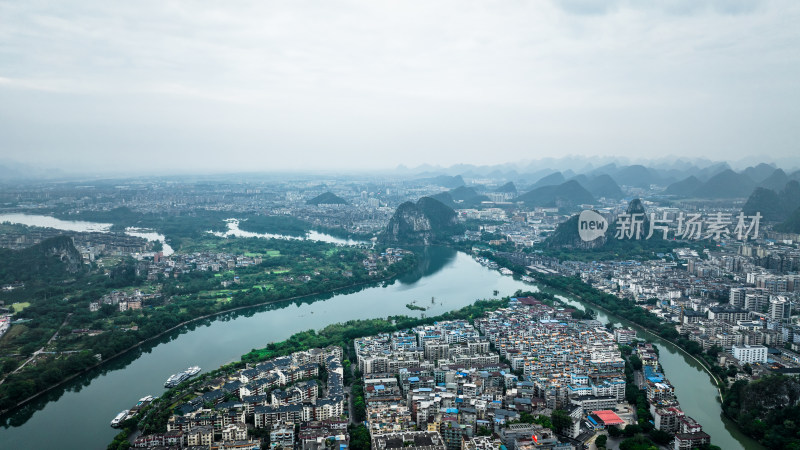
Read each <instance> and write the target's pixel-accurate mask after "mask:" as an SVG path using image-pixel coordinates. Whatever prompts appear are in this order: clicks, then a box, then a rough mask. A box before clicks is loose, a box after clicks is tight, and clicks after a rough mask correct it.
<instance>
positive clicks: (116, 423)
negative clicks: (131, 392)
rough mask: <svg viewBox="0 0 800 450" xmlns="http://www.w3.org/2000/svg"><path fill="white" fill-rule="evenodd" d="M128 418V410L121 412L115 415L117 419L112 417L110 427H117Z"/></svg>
mask: <svg viewBox="0 0 800 450" xmlns="http://www.w3.org/2000/svg"><path fill="white" fill-rule="evenodd" d="M126 417H128V410H127V409H126V410H123V411H122V412H121V413H119V414H117V417H114V420H112V421H111V426H112V427H118V426H119V424H120V422H122V421H123V420H125V418H126Z"/></svg>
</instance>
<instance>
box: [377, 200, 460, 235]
mask: <svg viewBox="0 0 800 450" xmlns="http://www.w3.org/2000/svg"><path fill="white" fill-rule="evenodd" d="M462 232H463V227H462V226H461V225H460V224H459V223H458V218H457V216H456V213H455V211H453V209H452V208H450V207H449V206H447V205H445V204H443V203H442V202H440V201H438V200H436V199H433V198H430V197H422V198H421V199H419V200H418V201H417V203H416V204H414V203H412V202H405V203H403V204H401V205H400V206H399V207H398V208H397V210H396V211H395V213H394V215H393V216H392V218H391V219H390V220H389V225H388V226H387V227H386V230H385V231H384V233H383V234H382V235H381V241H382V242H385V243H388V244H422V245H428V244H432V243H436V242H441V241H443V240H446V239H447V238H449V237H450V236H452V235H454V234H458V233H462Z"/></svg>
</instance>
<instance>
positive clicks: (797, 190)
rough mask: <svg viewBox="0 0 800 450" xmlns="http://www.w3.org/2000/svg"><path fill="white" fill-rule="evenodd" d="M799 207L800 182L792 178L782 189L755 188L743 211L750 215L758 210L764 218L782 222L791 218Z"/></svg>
mask: <svg viewBox="0 0 800 450" xmlns="http://www.w3.org/2000/svg"><path fill="white" fill-rule="evenodd" d="M797 208H800V182H797V181H796V180H791V181H789V182H787V183H786V184H785V185H784V186H783V189H781V190H780V191H775V190H772V189H767V188H763V187H757V188H755V190H754V191H753V193H752V194H750V197H748V198H747V202H746V203H745V204H744V206H743V207H742V212H744V213H745V214H746V215H748V216H752V215H754V214H756V213H757V212H758V213H761V216H762V217H763V218H764V220H770V221H775V222H781V221H783V220H786V219H787V218H789V216H790V215H791V214H792V213H793V212H794V210H796V209H797Z"/></svg>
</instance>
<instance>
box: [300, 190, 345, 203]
mask: <svg viewBox="0 0 800 450" xmlns="http://www.w3.org/2000/svg"><path fill="white" fill-rule="evenodd" d="M306 203H307V204H309V205H349V203H348V202H347V200H345V199H343V198H342V197H339V196H338V195H336V194H334V193H333V192H330V191H328V192H323V193H322V194H319V195H318V196H316V197H314V198H312V199H309V200H308V201H306Z"/></svg>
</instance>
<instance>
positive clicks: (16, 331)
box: [0, 325, 28, 346]
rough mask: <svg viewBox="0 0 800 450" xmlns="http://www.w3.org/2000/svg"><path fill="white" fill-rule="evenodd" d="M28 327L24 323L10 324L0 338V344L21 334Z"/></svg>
mask: <svg viewBox="0 0 800 450" xmlns="http://www.w3.org/2000/svg"><path fill="white" fill-rule="evenodd" d="M27 329H28V327H27V326H25V325H11V328H9V329H8V331H6V333H5V334H4V335H3V337H2V338H0V346H2V345H3V344H4V343H6V342H11V341H12V340H13V339H14V338H15V337H17V336H19V335H20V334H22V333H23V332H24V331H25V330H27Z"/></svg>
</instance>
